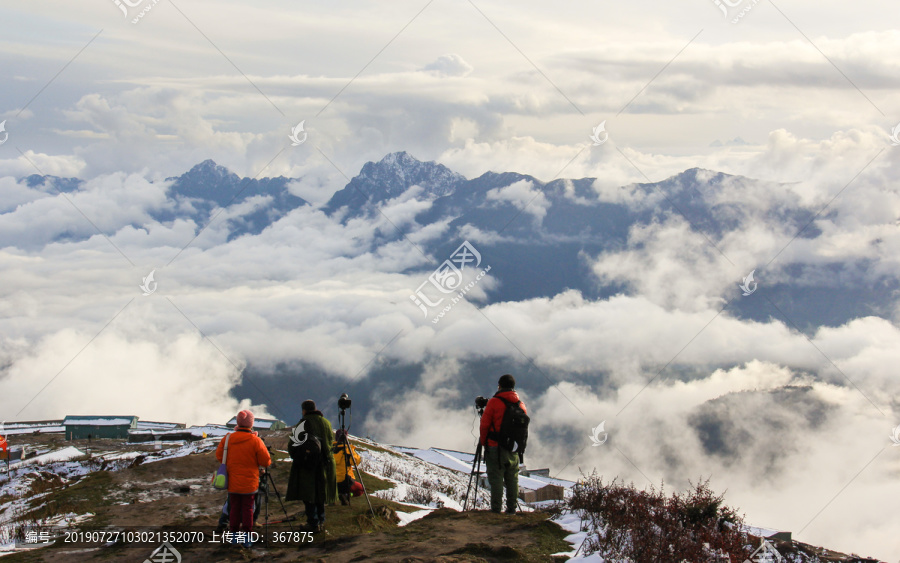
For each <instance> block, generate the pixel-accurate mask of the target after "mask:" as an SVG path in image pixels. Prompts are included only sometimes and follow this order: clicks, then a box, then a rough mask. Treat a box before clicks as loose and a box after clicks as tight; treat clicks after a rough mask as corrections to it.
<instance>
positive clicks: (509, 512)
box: [506, 508, 516, 514]
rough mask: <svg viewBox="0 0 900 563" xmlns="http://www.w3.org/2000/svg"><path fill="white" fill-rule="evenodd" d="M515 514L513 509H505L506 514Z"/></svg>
mask: <svg viewBox="0 0 900 563" xmlns="http://www.w3.org/2000/svg"><path fill="white" fill-rule="evenodd" d="M515 513H516V509H515V508H507V509H506V514H515Z"/></svg>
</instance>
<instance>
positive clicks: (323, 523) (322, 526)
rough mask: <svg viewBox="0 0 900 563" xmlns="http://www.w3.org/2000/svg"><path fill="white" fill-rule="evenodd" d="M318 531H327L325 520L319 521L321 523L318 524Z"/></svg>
mask: <svg viewBox="0 0 900 563" xmlns="http://www.w3.org/2000/svg"><path fill="white" fill-rule="evenodd" d="M316 531H317V532H324V531H325V522H319V525H318V526H316Z"/></svg>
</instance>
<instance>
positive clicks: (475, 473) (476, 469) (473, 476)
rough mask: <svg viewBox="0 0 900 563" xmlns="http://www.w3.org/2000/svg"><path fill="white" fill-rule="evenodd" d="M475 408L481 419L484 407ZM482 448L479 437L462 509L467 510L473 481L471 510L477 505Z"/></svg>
mask: <svg viewBox="0 0 900 563" xmlns="http://www.w3.org/2000/svg"><path fill="white" fill-rule="evenodd" d="M475 410H476V411H477V412H478V418H479V420H480V419H481V417H482V416H484V407H482V406H476V407H475ZM482 452H483V448H482V447H481V439H480V438H479V440H478V446H476V447H475V459H473V460H472V471H471V472H469V486H468V487H467V488H466V496H465V497H464V498H463V511H466V510H469V509H468V508H467V507H468V505H469V493H470V492H471V491H472V483H473V482H474V483H475V496H474V498H473V499H472V510H474V509H475V508H476V507H477V506H478V486H479V485H478V481H479V477H481V457H482Z"/></svg>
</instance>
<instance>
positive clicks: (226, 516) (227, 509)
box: [219, 483, 267, 530]
mask: <svg viewBox="0 0 900 563" xmlns="http://www.w3.org/2000/svg"><path fill="white" fill-rule="evenodd" d="M263 487H264V484H263V483H260V488H259V490H258V491H256V501H255V502H254V503H253V504H254V507H253V522H256V520H257V519H259V512H260V509H261V508H262V503H263V499H265V495H266V490H267V489H264V488H263ZM230 496H231V493H228V494H226V495H225V504H224V505H223V506H222V513H221V514H220V515H219V528H220V529H222V530H225V529H226V528H228V527H229V526H230V525H231V503H229V502H228V497H230Z"/></svg>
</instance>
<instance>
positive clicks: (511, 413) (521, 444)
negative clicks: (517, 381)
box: [491, 395, 531, 457]
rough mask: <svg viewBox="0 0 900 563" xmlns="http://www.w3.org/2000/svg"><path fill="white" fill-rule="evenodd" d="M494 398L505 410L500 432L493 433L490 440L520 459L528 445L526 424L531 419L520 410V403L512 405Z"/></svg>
mask: <svg viewBox="0 0 900 563" xmlns="http://www.w3.org/2000/svg"><path fill="white" fill-rule="evenodd" d="M494 397H497V398H498V399H500V400H501V401H503V404H504V405H506V410H505V411H504V412H503V420H502V421H501V422H500V430H498V431H497V432H494V433H493V434H494V435H493V436H491V438H493V439H494V440H496V441H497V443H498V444H499V445H500V447H501V448H503V449H505V450H509V451H511V452H514V453H517V454H519V457H521V456H522V454H524V453H525V446H526V445H527V444H528V423H529V422H531V418H529V417H528V415H527V414H525V411H524V410H522V401H518V402H516V403H513V402H512V401H507V400H506V399H504V398H503V397H500V396H498V395H494Z"/></svg>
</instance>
